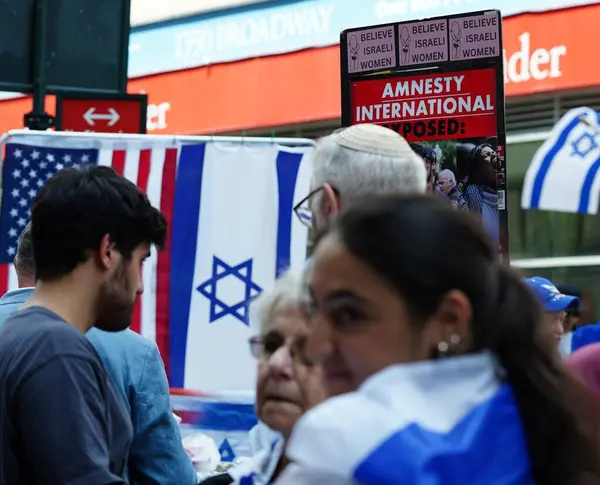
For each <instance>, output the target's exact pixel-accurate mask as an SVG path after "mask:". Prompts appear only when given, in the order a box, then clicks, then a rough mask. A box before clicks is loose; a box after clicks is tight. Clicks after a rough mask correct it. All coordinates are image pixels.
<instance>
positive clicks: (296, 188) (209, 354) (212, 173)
mask: <svg viewBox="0 0 600 485" xmlns="http://www.w3.org/2000/svg"><path fill="white" fill-rule="evenodd" d="M312 151H313V148H312V147H310V146H309V147H296V148H293V147H287V146H286V147H284V146H281V145H278V144H276V143H261V144H244V143H225V142H212V143H206V144H202V145H189V146H183V147H182V148H181V152H180V157H179V164H178V170H177V181H176V187H175V202H174V210H173V228H172V245H171V287H170V288H171V298H170V305H171V306H170V327H171V349H170V355H171V362H170V369H169V370H170V378H171V387H180V388H186V389H192V390H200V391H202V392H204V393H215V394H218V395H220V396H222V395H224V394H227V393H229V392H245V391H253V390H254V388H255V385H256V360H255V359H254V358H253V357H252V355H251V353H250V346H249V344H248V340H249V338H250V337H251V336H252V335H253V330H252V329H251V328H250V316H249V311H248V310H249V306H250V303H251V301H252V300H253V299H254V298H255V297H256V296H257V295H258V294H259V293H260V292H262V291H264V290H268V289H270V288H271V287H272V286H273V284H274V282H275V279H276V278H277V277H278V276H279V275H280V274H281V272H283V271H285V270H286V269H287V268H288V267H290V266H291V267H292V268H302V267H303V265H304V263H305V260H306V247H307V239H308V230H307V229H306V227H305V226H303V225H302V223H301V222H300V221H299V220H297V218H296V217H294V215H293V207H294V203H295V202H297V201H298V200H301V199H302V198H303V197H305V196H306V194H307V193H308V191H309V186H310V178H311V172H312V166H311V155H312ZM254 332H255V330H254Z"/></svg>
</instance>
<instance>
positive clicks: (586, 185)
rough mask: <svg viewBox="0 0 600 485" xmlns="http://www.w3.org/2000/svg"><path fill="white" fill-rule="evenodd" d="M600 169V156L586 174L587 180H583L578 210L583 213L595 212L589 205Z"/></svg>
mask: <svg viewBox="0 0 600 485" xmlns="http://www.w3.org/2000/svg"><path fill="white" fill-rule="evenodd" d="M598 170H600V158H599V159H598V160H596V161H595V162H594V163H593V164H592V166H591V167H590V168H589V170H588V173H587V174H586V175H585V180H584V181H583V186H582V187H581V196H580V198H579V208H578V209H577V212H580V213H583V214H591V213H593V211H592V210H590V209H591V208H590V207H588V206H589V205H590V197H591V195H592V185H593V184H594V179H595V178H596V175H597V174H598Z"/></svg>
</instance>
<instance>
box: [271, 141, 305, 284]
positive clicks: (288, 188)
mask: <svg viewBox="0 0 600 485" xmlns="http://www.w3.org/2000/svg"><path fill="white" fill-rule="evenodd" d="M302 157H303V154H302V153H289V152H279V154H278V155H277V189H278V191H279V212H278V214H279V221H278V223H277V254H276V260H275V277H277V278H278V277H279V275H281V273H283V272H285V271H286V270H287V269H288V268H289V267H290V259H291V251H292V248H291V245H292V215H293V212H294V210H293V209H294V191H295V188H296V181H297V179H298V171H299V169H300V164H301V163H302Z"/></svg>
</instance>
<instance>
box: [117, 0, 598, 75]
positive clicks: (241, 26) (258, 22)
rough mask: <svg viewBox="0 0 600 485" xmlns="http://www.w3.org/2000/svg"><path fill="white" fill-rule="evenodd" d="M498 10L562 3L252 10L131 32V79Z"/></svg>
mask: <svg viewBox="0 0 600 485" xmlns="http://www.w3.org/2000/svg"><path fill="white" fill-rule="evenodd" d="M593 3H595V2H593V1H591V0H570V1H569V5H568V6H569V7H573V6H576V5H587V4H593ZM150 7H151V4H149V8H150ZM498 7H499V8H500V9H501V12H502V15H504V16H507V15H515V14H518V13H522V12H528V11H529V12H531V11H544V10H550V9H556V8H564V7H565V5H564V2H561V1H558V0H503V1H502V2H500V3H499V2H498V0H360V2H358V1H357V2H354V4H353V5H352V8H348V0H300V1H296V2H293V3H289V2H269V3H264V4H257V5H250V6H248V7H244V8H238V9H232V10H225V11H221V12H213V13H209V14H206V15H204V16H203V17H200V18H197V17H196V18H194V20H190V19H184V20H182V21H181V22H178V23H176V24H171V25H167V26H164V25H163V26H156V27H153V26H145V27H139V28H137V29H134V30H133V31H132V33H131V37H130V45H129V76H130V77H139V76H146V75H148V74H156V73H161V72H169V71H176V70H180V69H189V68H193V67H199V66H205V65H210V64H218V63H223V62H231V61H238V60H242V59H249V58H254V57H262V56H270V55H276V54H283V53H286V52H294V51H298V50H302V49H307V48H310V47H324V46H328V45H336V44H337V43H338V42H339V33H340V32H341V31H342V30H344V29H347V28H352V27H356V26H359V25H369V24H378V23H386V22H394V21H398V20H400V19H402V20H411V19H418V18H422V17H426V16H431V15H451V14H460V13H465V12H468V11H470V10H474V9H479V10H486V9H493V8H498ZM461 30H462V29H461ZM470 30H471V29H470V28H467V32H465V33H464V35H465V38H466V36H468V35H472V34H469V32H470ZM473 33H475V32H473ZM404 40H406V38H404ZM415 41H416V39H415ZM461 42H462V40H461ZM467 42H469V41H467Z"/></svg>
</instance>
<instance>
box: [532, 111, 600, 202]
mask: <svg viewBox="0 0 600 485" xmlns="http://www.w3.org/2000/svg"><path fill="white" fill-rule="evenodd" d="M599 197H600V121H599V115H598V113H597V112H595V111H594V110H593V109H591V108H585V107H584V108H576V109H573V110H570V111H569V112H567V113H566V114H565V115H564V116H563V117H562V118H561V120H560V121H559V122H558V124H557V125H556V126H555V127H554V129H553V130H552V133H551V134H550V137H549V138H548V139H547V140H546V141H545V142H544V144H543V145H542V146H541V147H540V148H539V149H538V151H537V152H536V153H535V155H534V157H533V160H532V161H531V164H530V166H529V168H528V170H527V173H526V175H525V181H524V184H523V192H522V197H521V206H522V207H523V208H524V209H538V210H545V211H559V212H573V213H582V214H596V213H597V212H598V201H599Z"/></svg>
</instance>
